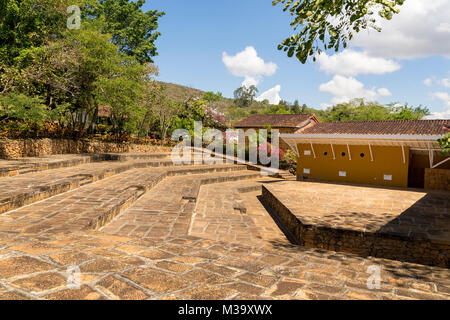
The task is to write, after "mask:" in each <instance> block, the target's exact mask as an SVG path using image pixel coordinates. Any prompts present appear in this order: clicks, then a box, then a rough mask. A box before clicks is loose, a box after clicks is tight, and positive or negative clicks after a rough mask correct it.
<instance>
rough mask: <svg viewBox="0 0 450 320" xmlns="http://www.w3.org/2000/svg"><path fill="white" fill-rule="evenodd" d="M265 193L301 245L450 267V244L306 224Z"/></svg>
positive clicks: (271, 195) (265, 196)
mask: <svg viewBox="0 0 450 320" xmlns="http://www.w3.org/2000/svg"><path fill="white" fill-rule="evenodd" d="M262 191H263V201H264V203H265V204H266V205H267V206H269V207H270V208H271V209H272V210H273V212H274V213H275V214H276V216H277V219H279V221H280V222H281V223H282V225H283V227H284V228H285V229H287V232H288V234H289V238H290V239H292V240H291V241H293V242H295V243H296V244H298V245H301V246H305V247H310V248H317V249H323V250H330V251H341V252H347V253H352V254H356V255H360V256H363V257H368V256H372V257H378V258H386V259H393V260H401V261H407V262H413V263H420V264H425V265H432V266H440V267H446V268H449V267H450V260H449V258H450V257H449V252H450V244H449V243H448V242H445V243H443V242H437V241H436V242H432V241H430V240H428V239H420V238H413V237H411V238H406V237H402V236H395V235H387V234H379V233H373V232H358V231H354V230H348V229H333V228H330V227H322V226H315V225H307V224H303V223H302V222H301V221H300V220H299V219H298V218H297V217H296V216H295V215H294V214H293V213H292V212H291V211H290V210H289V209H288V208H287V207H286V206H285V205H284V204H283V203H282V202H281V201H280V200H278V199H277V198H276V197H275V196H274V195H273V194H272V193H271V192H270V191H269V190H268V189H267V188H266V187H264V186H263V188H262Z"/></svg>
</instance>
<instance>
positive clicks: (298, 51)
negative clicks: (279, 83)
mask: <svg viewBox="0 0 450 320" xmlns="http://www.w3.org/2000/svg"><path fill="white" fill-rule="evenodd" d="M404 2H405V0H357V1H356V0H333V1H329V0H299V1H294V0H275V1H273V2H272V4H273V5H274V6H275V5H277V4H279V3H281V4H283V7H284V8H283V11H289V12H290V14H291V16H292V17H293V20H292V22H291V27H293V28H294V30H295V31H296V32H297V33H296V34H294V35H292V36H291V37H289V38H287V39H285V40H283V41H282V42H281V44H280V45H279V46H278V49H279V50H284V51H285V52H287V55H288V57H292V56H294V55H295V56H296V57H297V59H298V60H300V61H301V62H302V63H306V61H307V60H308V58H309V57H310V56H314V55H315V53H320V52H322V50H328V49H334V50H335V51H339V49H340V48H342V47H343V48H346V47H347V44H348V42H349V41H350V40H351V39H352V38H353V36H354V34H355V33H358V32H360V31H362V30H364V29H367V28H372V29H375V30H377V31H381V29H380V27H379V26H377V25H376V20H375V18H374V15H375V14H376V13H378V15H379V16H380V17H381V18H383V19H387V20H390V19H392V17H393V15H394V14H397V13H399V11H400V10H399V9H398V6H401V5H402V4H403V3H404ZM313 59H314V60H315V57H313Z"/></svg>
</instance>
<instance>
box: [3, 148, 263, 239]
mask: <svg viewBox="0 0 450 320" xmlns="http://www.w3.org/2000/svg"><path fill="white" fill-rule="evenodd" d="M75 158H76V159H70V161H69V159H65V160H59V162H60V163H64V166H65V167H62V164H61V167H60V168H57V169H50V168H49V167H48V166H47V167H45V166H44V165H43V166H41V167H40V168H41V170H37V171H34V172H29V173H24V172H22V173H21V174H18V175H15V176H9V177H3V178H1V179H0V213H2V215H0V231H4V232H11V233H23V234H49V233H50V234H56V233H60V232H73V231H74V230H85V229H91V230H97V229H99V228H101V227H102V226H105V225H106V224H108V223H109V222H110V221H111V220H113V219H114V218H115V217H116V216H117V215H119V214H120V213H122V212H123V211H124V210H126V209H127V208H128V207H130V206H132V204H133V203H135V202H136V201H138V199H140V198H141V197H142V196H144V195H146V194H154V193H153V192H150V191H151V190H152V189H154V188H155V187H156V186H158V185H159V184H163V185H164V186H166V185H169V188H168V189H167V190H166V192H167V193H168V194H171V193H174V192H175V193H176V195H177V197H178V199H177V201H180V202H186V203H189V202H193V203H195V201H196V199H197V195H198V192H199V190H200V187H201V186H202V185H205V184H213V183H221V182H225V181H242V180H249V179H255V178H257V177H259V176H260V173H259V172H257V171H250V170H247V168H246V166H244V165H234V164H224V165H206V164H202V165H186V164H184V165H183V164H182V165H174V164H173V162H172V161H171V160H170V154H169V153H166V154H105V155H97V156H91V157H87V156H84V157H75ZM40 161H41V162H42V163H44V162H45V160H44V159H40ZM80 162H83V163H80ZM169 178H172V179H171V180H170V179H169ZM167 179H169V181H170V182H167V181H166V180H167ZM170 184H171V185H172V186H170ZM173 185H174V186H177V187H176V188H174V187H173ZM175 190H176V191H175ZM172 204H175V202H174V203H172ZM149 206H150V207H153V208H156V205H155V204H154V203H150V204H149Z"/></svg>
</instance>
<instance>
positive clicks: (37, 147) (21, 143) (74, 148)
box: [0, 139, 172, 159]
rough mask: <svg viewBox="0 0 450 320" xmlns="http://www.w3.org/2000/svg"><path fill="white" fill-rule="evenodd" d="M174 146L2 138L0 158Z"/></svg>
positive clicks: (147, 150)
mask: <svg viewBox="0 0 450 320" xmlns="http://www.w3.org/2000/svg"><path fill="white" fill-rule="evenodd" d="M171 150H172V148H170V147H162V146H154V145H145V144H142V145H141V144H128V143H113V142H102V141H83V140H68V139H17V140H16V139H2V140H0V159H16V158H22V157H43V156H49V155H55V154H82V153H125V152H131V153H150V152H170V151H171Z"/></svg>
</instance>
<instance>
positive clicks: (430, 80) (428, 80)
mask: <svg viewBox="0 0 450 320" xmlns="http://www.w3.org/2000/svg"><path fill="white" fill-rule="evenodd" d="M433 80H434V79H433V78H426V79H425V80H424V81H423V84H424V85H426V86H427V87H431V85H432V84H433Z"/></svg>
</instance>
